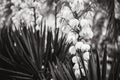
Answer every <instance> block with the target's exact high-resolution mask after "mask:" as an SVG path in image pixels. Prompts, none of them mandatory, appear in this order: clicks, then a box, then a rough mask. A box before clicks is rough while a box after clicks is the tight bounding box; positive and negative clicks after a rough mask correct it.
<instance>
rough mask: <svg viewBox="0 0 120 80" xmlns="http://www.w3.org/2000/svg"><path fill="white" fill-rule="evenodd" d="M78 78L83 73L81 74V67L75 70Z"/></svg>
mask: <svg viewBox="0 0 120 80" xmlns="http://www.w3.org/2000/svg"><path fill="white" fill-rule="evenodd" d="M74 74H75V76H76V78H79V77H80V76H81V75H80V70H79V69H76V70H75V72H74Z"/></svg>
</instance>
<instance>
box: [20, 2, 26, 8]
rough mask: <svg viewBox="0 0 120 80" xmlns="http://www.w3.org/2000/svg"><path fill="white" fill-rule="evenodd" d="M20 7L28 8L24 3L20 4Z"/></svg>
mask: <svg viewBox="0 0 120 80" xmlns="http://www.w3.org/2000/svg"><path fill="white" fill-rule="evenodd" d="M20 7H21V8H28V5H27V4H26V3H23V2H22V3H21V4H20Z"/></svg>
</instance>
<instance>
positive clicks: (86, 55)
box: [83, 52, 90, 60]
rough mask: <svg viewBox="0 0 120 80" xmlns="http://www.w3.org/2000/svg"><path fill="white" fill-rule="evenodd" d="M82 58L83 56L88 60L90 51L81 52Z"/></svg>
mask: <svg viewBox="0 0 120 80" xmlns="http://www.w3.org/2000/svg"><path fill="white" fill-rule="evenodd" d="M83 58H84V60H89V59H90V53H89V52H85V53H83Z"/></svg>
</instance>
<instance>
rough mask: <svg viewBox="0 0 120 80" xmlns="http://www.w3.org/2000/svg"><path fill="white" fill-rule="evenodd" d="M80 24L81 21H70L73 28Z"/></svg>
mask: <svg viewBox="0 0 120 80" xmlns="http://www.w3.org/2000/svg"><path fill="white" fill-rule="evenodd" d="M78 24H79V21H78V20H77V19H70V21H69V25H70V26H71V27H75V26H78Z"/></svg>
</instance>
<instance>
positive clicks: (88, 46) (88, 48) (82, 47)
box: [81, 44, 90, 52]
mask: <svg viewBox="0 0 120 80" xmlns="http://www.w3.org/2000/svg"><path fill="white" fill-rule="evenodd" d="M89 50H90V45H89V44H83V46H81V51H82V52H84V51H89Z"/></svg>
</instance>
